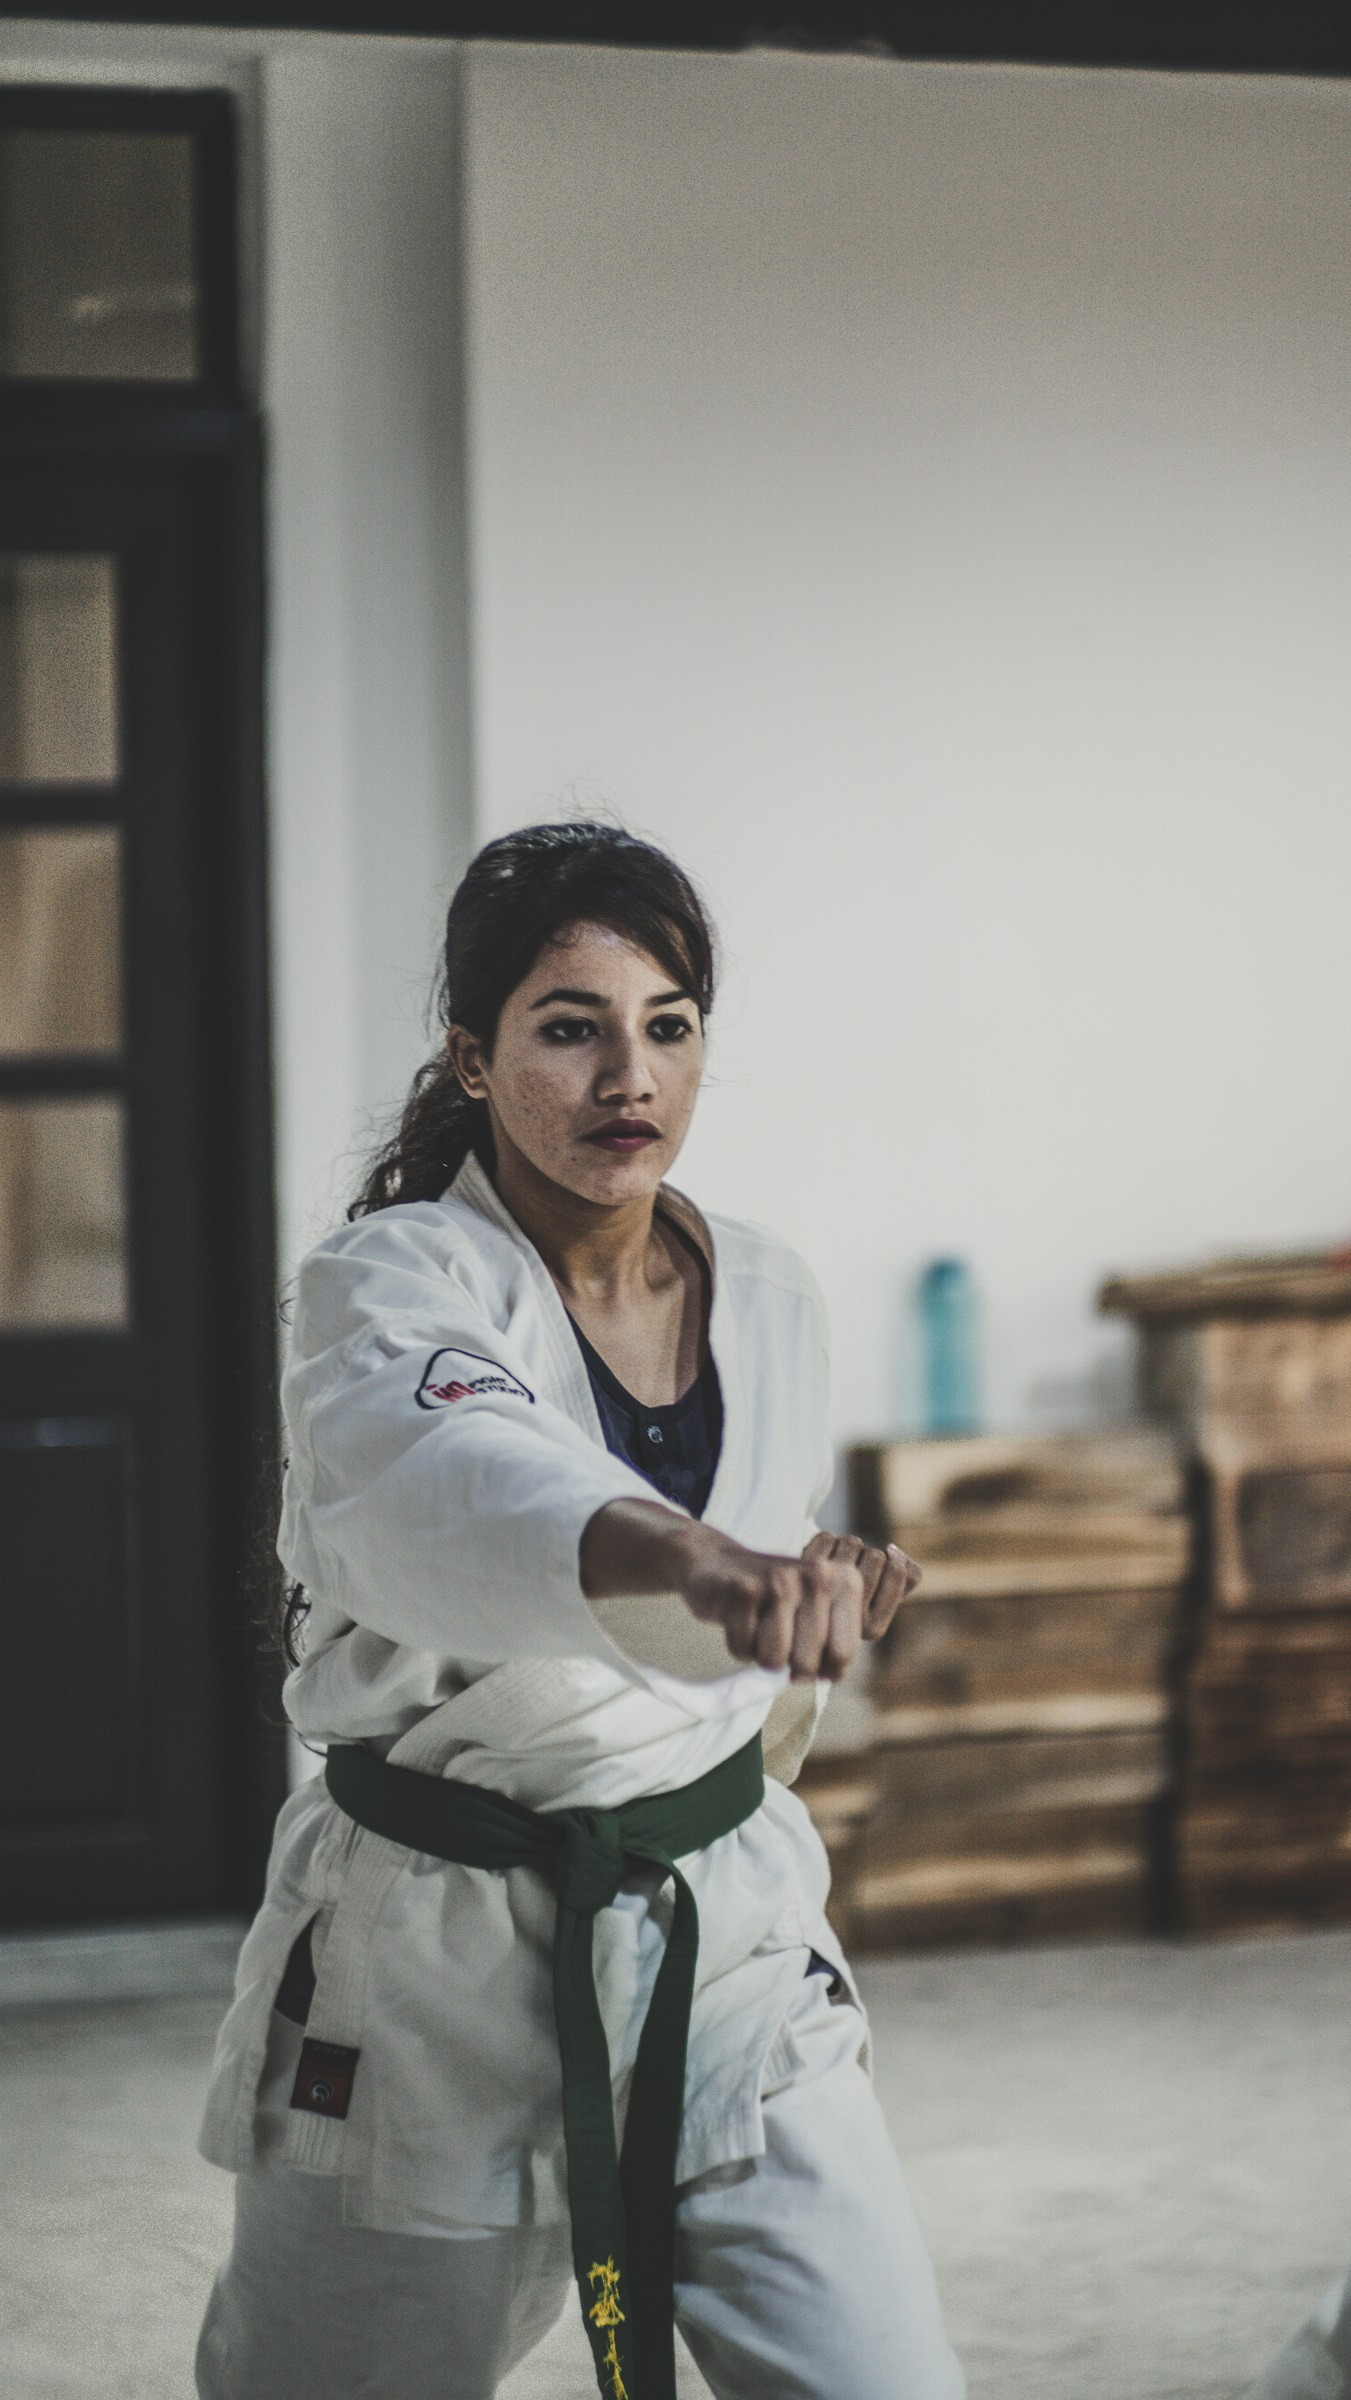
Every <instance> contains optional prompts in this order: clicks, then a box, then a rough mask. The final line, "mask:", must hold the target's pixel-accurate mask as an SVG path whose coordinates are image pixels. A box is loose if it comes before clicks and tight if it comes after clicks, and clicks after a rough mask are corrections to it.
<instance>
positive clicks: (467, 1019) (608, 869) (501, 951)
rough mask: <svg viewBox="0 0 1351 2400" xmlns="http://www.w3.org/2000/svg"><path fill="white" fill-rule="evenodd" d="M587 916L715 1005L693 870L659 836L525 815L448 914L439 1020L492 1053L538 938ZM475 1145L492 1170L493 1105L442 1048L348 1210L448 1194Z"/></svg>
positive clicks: (422, 1071) (358, 1212)
mask: <svg viewBox="0 0 1351 2400" xmlns="http://www.w3.org/2000/svg"><path fill="white" fill-rule="evenodd" d="M584 922H585V923H588V924H593V925H608V926H611V927H612V928H613V929H614V931H615V932H616V933H622V934H626V935H627V936H628V938H629V940H630V941H631V942H634V943H636V944H637V946H638V948H639V949H641V950H646V951H647V952H648V953H649V954H650V956H651V957H653V958H655V959H656V960H657V962H658V964H659V965H660V966H661V967H663V968H664V969H665V971H666V973H667V974H668V975H669V976H670V978H671V981H672V983H673V984H679V986H680V987H681V989H682V990H683V991H686V992H688V993H689V996H690V998H691V1000H693V1002H694V1004H695V1006H696V1008H697V1009H698V1010H699V1013H700V1015H701V1016H703V1017H707V1015H708V1012H709V1010H710V1009H711V1008H712V1005H713V986H714V980H715V975H716V960H715V953H714V936H713V928H712V926H711V924H710V923H709V919H708V916H707V913H706V911H705V909H704V907H703V904H702V902H701V901H700V899H699V896H698V893H697V892H696V891H695V889H694V886H693V884H692V883H691V882H690V880H689V877H688V876H687V875H686V874H684V873H683V872H682V870H681V869H680V868H679V867H678V866H677V865H676V864H675V861H674V860H673V859H670V858H668V857H667V856H666V854H665V852H664V851H662V850H657V849H654V847H653V846H652V844H651V843H650V842H640V841H639V840H638V839H637V837H636V835H634V834H631V833H624V832H623V831H622V830H621V829H620V828H619V827H618V826H615V825H604V824H596V823H594V822H593V821H591V820H589V819H581V820H577V821H573V822H570V823H566V824H562V825H528V826H526V827H525V829H524V830H523V831H522V832H520V833H506V834H503V835H502V837H501V839H500V840H499V841H496V842H489V844H488V846H487V848H486V849H484V850H480V852H479V854H478V857H477V858H476V859H475V860H474V861H473V864H472V865H471V866H470V868H469V870H468V873H467V874H466V876H465V878H464V881H463V883H462V884H461V885H460V887H459V890H458V891H457V892H456V894H455V897H454V899H453V900H452V901H451V904H450V910H449V913H448V915H447V917H446V942H445V951H444V954H443V957H442V961H441V971H440V975H439V977H438V980H437V987H436V1014H437V1017H438V1019H439V1021H440V1023H441V1024H442V1025H443V1026H451V1025H463V1026H465V1027H467V1029H468V1031H469V1032H470V1033H472V1034H473V1035H474V1036H475V1038H476V1039H477V1040H478V1041H479V1042H481V1043H482V1045H483V1048H484V1050H485V1051H486V1052H487V1054H488V1055H489V1056H490V1057H491V1055H492V1047H493V1043H494V1041H495V1039H496V1037H497V1025H498V1019H499V1018H500V1016H501V1014H502V1010H503V1008H504V1006H505V1005H506V1002H507V1001H508V999H509V998H510V996H511V994H512V993H513V992H514V991H515V989H516V987H517V985H518V984H519V983H522V982H524V980H525V977H526V976H527V975H528V974H529V972H530V970H531V968H532V967H533V965H534V963H535V961H536V959H537V958H538V957H539V954H540V952H541V950H543V949H544V947H545V945H546V943H548V942H551V941H552V940H553V939H554V937H555V936H556V935H557V934H560V933H562V932H564V931H565V930H566V928H567V927H568V926H569V925H578V924H582V923H584ZM471 1150H472V1151H473V1152H475V1153H476V1155H477V1156H478V1158H479V1159H480V1160H481V1161H482V1163H483V1165H484V1166H485V1167H487V1168H488V1169H489V1170H490V1171H491V1168H492V1164H493V1157H492V1135H491V1133H490V1131H489V1127H488V1111H487V1107H486V1105H485V1103H484V1102H483V1101H481V1100H471V1099H470V1097H469V1095H468V1093H467V1092H466V1091H465V1089H464V1086H463V1084H462V1083H461V1082H460V1079H459V1077H458V1075H457V1074H456V1072H455V1070H454V1068H453V1067H452V1065H451V1063H450V1060H449V1058H448V1057H447V1055H446V1053H445V1051H444V1050H438V1051H437V1052H436V1053H435V1054H434V1055H433V1056H432V1057H431V1058H429V1059H428V1060H427V1062H426V1064H425V1065H424V1066H421V1067H419V1069H418V1071H417V1074H416V1075H415V1076H414V1078H413V1088H412V1091H411V1092H410V1093H409V1095H408V1099H407V1101H406V1103H405V1106H404V1111H403V1115H402V1117H401V1118H400V1120H399V1125H398V1130H397V1132H396V1133H395V1134H394V1135H393V1137H392V1139H391V1140H390V1141H388V1142H386V1144H385V1145H384V1147H383V1149H381V1150H380V1151H378V1152H377V1154H376V1156H375V1158H374V1159H372V1161H371V1164H370V1166H369V1167H368V1169H367V1171H366V1179H365V1181H364V1183H363V1184H362V1186H361V1189H360V1191H359V1192H358V1193H357V1196H356V1198H355V1200H354V1201H353V1202H352V1205H351V1207H350V1208H349V1209H348V1211H347V1214H348V1216H349V1217H368V1216H371V1215H373V1214H374V1212H375V1211H376V1210H377V1209H380V1208H392V1207H393V1206H394V1205H395V1204H396V1203H397V1202H398V1201H400V1200H404V1201H407V1200H439V1199H440V1197H441V1195H442V1193H443V1192H444V1191H445V1190H446V1188H447V1186H448V1185H449V1184H452V1183H453V1182H454V1180H455V1178H456V1176H457V1175H458V1174H459V1171H460V1169H461V1167H462V1166H463V1165H464V1162H465V1160H466V1158H467V1157H468V1156H469V1153H470V1151H471Z"/></svg>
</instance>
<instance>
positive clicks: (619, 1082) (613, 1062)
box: [596, 1034, 652, 1100]
mask: <svg viewBox="0 0 1351 2400" xmlns="http://www.w3.org/2000/svg"><path fill="white" fill-rule="evenodd" d="M651 1089H652V1076H651V1071H650V1067H649V1063H648V1060H647V1058H646V1057H645V1055H644V1051H643V1045H642V1043H641V1042H640V1041H639V1040H638V1039H637V1038H636V1036H634V1035H632V1034H616V1035H615V1037H614V1038H613V1040H612V1041H611V1042H609V1043H608V1044H607V1045H606V1051H605V1056H604V1057H603V1058H602V1059H601V1061H600V1064H599V1067H598V1069H597V1074H596V1094H597V1097H598V1098H599V1099H602V1100H619V1099H624V1100H642V1099H645V1098H646V1097H647V1095H648V1094H649V1093H650V1092H651Z"/></svg>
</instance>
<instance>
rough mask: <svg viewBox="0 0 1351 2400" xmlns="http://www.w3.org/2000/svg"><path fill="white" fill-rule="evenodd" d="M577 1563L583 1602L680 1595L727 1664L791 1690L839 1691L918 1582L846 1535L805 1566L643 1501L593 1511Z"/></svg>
mask: <svg viewBox="0 0 1351 2400" xmlns="http://www.w3.org/2000/svg"><path fill="white" fill-rule="evenodd" d="M578 1555H579V1563H580V1568H581V1581H582V1590H583V1592H584V1593H585V1594H586V1597H587V1599H588V1600H611V1599H618V1598H621V1597H627V1596H630V1595H632V1596H635V1597H637V1596H641V1595H643V1594H645V1593H657V1592H678V1593H679V1594H680V1597H681V1598H682V1600H683V1601H684V1602H685V1604H686V1606H687V1608H689V1610H690V1612H691V1614H692V1615H694V1616H696V1617H699V1618H701V1619H703V1621H704V1622H705V1623H712V1624H717V1625H720V1626H721V1627H722V1630H723V1634H724V1637H725V1639H726V1642H727V1647H728V1649H729V1650H730V1652H731V1654H732V1656H733V1658H738V1659H743V1660H748V1661H749V1660H754V1661H755V1663H756V1664H757V1665H758V1666H762V1667H785V1666H786V1667H789V1668H791V1670H792V1676H793V1681H794V1682H795V1683H806V1682H811V1681H814V1680H815V1679H816V1678H817V1677H821V1678H823V1679H824V1680H825V1681H827V1682H829V1683H838V1681H839V1679H840V1677H841V1676H842V1675H843V1674H844V1672H845V1669H846V1668H847V1667H848V1665H849V1662H850V1660H851V1659H852V1658H853V1656H854V1653H855V1652H856V1650H857V1649H858V1646H859V1643H860V1641H876V1640H877V1639H878V1637H879V1635H880V1634H882V1633H884V1632H885V1631H886V1628H887V1626H888V1625H889V1624H890V1623H891V1620H892V1618H893V1616H894V1615H895V1613H896V1610H897V1608H898V1607H899V1606H900V1603H901V1601H902V1600H903V1599H904V1598H905V1596H906V1594H907V1592H909V1591H911V1590H912V1589H913V1588H914V1585H915V1583H916V1582H917V1581H918V1570H917V1568H916V1567H915V1565H914V1562H913V1560H911V1559H909V1558H907V1557H906V1555H905V1553H904V1551H903V1550H898V1549H896V1548H894V1547H893V1548H891V1549H889V1550H877V1549H872V1548H870V1547H869V1546H868V1545H867V1544H866V1543H863V1542H861V1541H859V1540H858V1539H857V1538H856V1537H855V1536H854V1535H852V1534H818V1535H817V1537H816V1539H815V1540H814V1541H812V1542H810V1543H809V1544H808V1546H807V1549H806V1550H805V1552H804V1553H803V1555H802V1557H801V1558H775V1557H770V1556H766V1555H765V1553H763V1552H762V1551H759V1550H747V1549H746V1548H745V1547H744V1546H743V1545H742V1544H741V1543H740V1542H736V1541H733V1540H732V1538H731V1536H730V1535H729V1534H725V1533H718V1532H716V1531H715V1530H714V1528H713V1527H712V1526H711V1525H701V1524H699V1523H697V1522H696V1521H695V1520H694V1519H693V1518H689V1517H676V1516H673V1515H672V1514H671V1512H670V1511H669V1510H668V1509H664V1508H660V1507H658V1506H656V1505H655V1504H654V1503H653V1502H651V1501H646V1500H612V1501H610V1502H609V1503H608V1504H607V1505H606V1506H605V1507H604V1508H600V1509H598V1510H597V1511H596V1514H595V1515H594V1516H593V1517H592V1518H591V1519H590V1520H589V1521H588V1523H587V1525H586V1528H585V1530H584V1532H583V1534H582V1539H581V1544H580V1549H579V1554H578Z"/></svg>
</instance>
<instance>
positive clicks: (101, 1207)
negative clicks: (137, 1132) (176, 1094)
mask: <svg viewBox="0 0 1351 2400" xmlns="http://www.w3.org/2000/svg"><path fill="white" fill-rule="evenodd" d="M122 1153H123V1127H122V1103H121V1101H120V1100H116V1099H111V1098H103V1097H100V1098H98V1099H89V1100H0V1329H3V1330H4V1331H5V1332H9V1333H14V1332H19V1331H24V1330H29V1331H31V1330H34V1329H37V1328H42V1329H44V1330H46V1331H54V1330H55V1329H56V1328H58V1327H71V1328H73V1327H76V1326H83V1325H88V1326H102V1327H105V1328H108V1329H112V1328H115V1327H117V1326H120V1325H125V1324H126V1322H127V1263H126V1207H125V1200H124V1175H123V1156H122Z"/></svg>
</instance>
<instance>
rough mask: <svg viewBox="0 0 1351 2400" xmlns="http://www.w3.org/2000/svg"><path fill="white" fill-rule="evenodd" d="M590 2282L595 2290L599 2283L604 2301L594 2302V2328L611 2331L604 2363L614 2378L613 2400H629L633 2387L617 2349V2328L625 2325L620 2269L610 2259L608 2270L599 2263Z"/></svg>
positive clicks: (589, 2314) (591, 2274) (592, 2307)
mask: <svg viewBox="0 0 1351 2400" xmlns="http://www.w3.org/2000/svg"><path fill="white" fill-rule="evenodd" d="M587 2282H588V2283H589V2284H591V2285H592V2286H593V2287H594V2286H595V2285H596V2284H597V2283H599V2285H600V2298H599V2299H598V2300H596V2301H594V2302H593V2304H592V2306H591V2307H590V2308H589V2309H588V2310H587V2312H586V2313H587V2315H588V2316H589V2317H590V2319H591V2322H592V2324H593V2325H595V2326H596V2327H597V2328H598V2329H600V2330H601V2331H608V2333H609V2336H610V2339H609V2341H608V2342H607V2343H606V2345H605V2356H604V2358H603V2359H602V2361H601V2364H602V2366H603V2367H604V2368H605V2371H606V2373H607V2374H608V2375H609V2378H610V2400H628V2392H629V2387H628V2385H627V2384H626V2383H625V2381H624V2377H623V2375H622V2373H621V2371H620V2365H619V2352H618V2350H617V2349H616V2348H615V2327H616V2325H622V2324H623V2323H624V2311H623V2309H622V2308H621V2307H620V2305H619V2269H618V2267H617V2266H616V2265H615V2262H614V2260H613V2258H607V2259H606V2261H605V2264H604V2266H602V2265H601V2264H600V2262H599V2260H597V2262H596V2265H595V2266H594V2267H592V2268H591V2269H590V2271H589V2273H588V2275H587Z"/></svg>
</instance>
